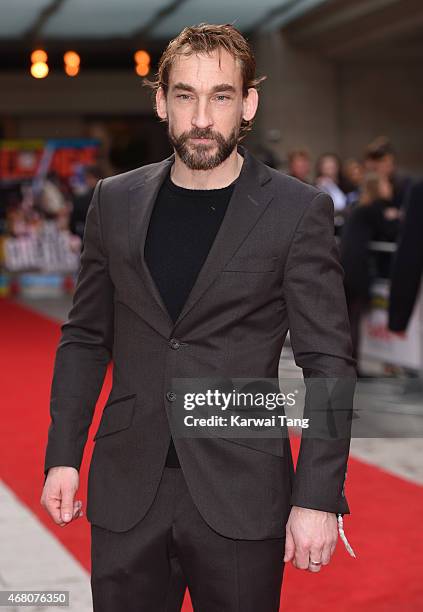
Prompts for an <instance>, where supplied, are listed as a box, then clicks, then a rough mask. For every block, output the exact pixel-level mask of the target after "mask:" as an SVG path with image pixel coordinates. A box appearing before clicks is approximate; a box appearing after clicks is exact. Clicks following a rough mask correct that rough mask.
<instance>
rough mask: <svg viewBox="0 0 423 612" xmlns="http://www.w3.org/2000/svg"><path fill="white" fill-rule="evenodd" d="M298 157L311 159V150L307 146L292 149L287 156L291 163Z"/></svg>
mask: <svg viewBox="0 0 423 612" xmlns="http://www.w3.org/2000/svg"><path fill="white" fill-rule="evenodd" d="M296 157H304V158H305V159H308V160H310V159H311V154H310V151H309V150H308V149H307V148H305V147H303V148H301V149H291V150H290V151H288V154H287V158H288V162H289V163H290V164H291V163H292V162H293V161H294V159H295V158H296Z"/></svg>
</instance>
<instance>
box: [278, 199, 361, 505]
mask: <svg viewBox="0 0 423 612" xmlns="http://www.w3.org/2000/svg"><path fill="white" fill-rule="evenodd" d="M333 215H334V205H333V202H332V199H331V198H330V196H328V195H327V194H324V193H318V194H317V195H316V196H315V197H314V198H313V200H312V201H311V203H310V204H309V206H308V207H307V209H306V211H305V213H303V216H302V218H301V219H300V221H299V223H298V225H297V228H296V231H295V234H294V237H293V239H292V242H291V245H290V248H289V252H288V257H287V261H286V265H285V271H284V281H283V294H284V300H285V303H286V308H287V313H288V320H289V330H290V339H291V345H292V349H293V352H294V358H295V362H296V364H297V365H298V366H300V367H301V368H302V370H303V376H304V382H305V385H306V397H305V407H304V417H305V418H308V419H309V428H308V429H303V432H302V439H301V446H300V453H299V457H298V462H297V468H296V474H295V479H294V486H293V492H292V498H291V504H292V505H295V506H302V507H305V508H313V509H316V510H324V511H327V512H334V513H343V514H345V513H349V507H348V503H347V500H346V497H345V493H344V482H345V477H346V472H347V461H348V455H349V447H350V438H351V420H352V410H353V396H354V388H355V383H356V360H355V359H354V358H353V357H352V343H351V334H350V326H349V319H348V312H347V305H346V299H345V291H344V286H343V277H344V273H343V268H342V266H341V264H340V260H339V250H338V245H337V244H336V241H335V236H334V222H333V218H334V217H333ZM329 379H330V380H329Z"/></svg>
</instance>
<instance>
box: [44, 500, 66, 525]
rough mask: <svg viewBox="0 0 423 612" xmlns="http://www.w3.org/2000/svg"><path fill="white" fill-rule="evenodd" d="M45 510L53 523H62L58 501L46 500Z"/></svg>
mask: <svg viewBox="0 0 423 612" xmlns="http://www.w3.org/2000/svg"><path fill="white" fill-rule="evenodd" d="M45 508H46V510H47V512H48V513H49V515H50V516H51V518H52V519H53V521H54V522H55V523H56V524H57V525H60V523H61V522H62V517H61V514H60V501H59V500H58V499H54V498H50V499H47V500H46V503H45Z"/></svg>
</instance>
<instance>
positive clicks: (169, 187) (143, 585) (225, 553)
mask: <svg viewBox="0 0 423 612" xmlns="http://www.w3.org/2000/svg"><path fill="white" fill-rule="evenodd" d="M259 82H260V79H256V77H255V62H254V57H253V55H252V52H251V49H250V47H249V45H248V43H247V42H246V40H245V39H244V38H243V37H242V35H241V34H240V33H239V32H238V31H237V30H236V29H235V28H233V27H232V26H230V25H207V24H201V25H199V26H196V27H190V28H185V29H184V30H183V31H182V32H181V34H180V35H179V36H178V37H177V38H176V39H174V40H172V41H171V42H170V43H169V45H168V47H167V49H166V50H165V52H164V54H163V56H162V58H161V61H160V64H159V71H158V79H157V82H156V83H155V84H154V87H155V89H156V94H155V101H156V110H157V113H158V116H159V117H160V119H161V120H162V121H166V122H167V124H168V133H169V138H170V141H171V143H172V145H173V148H174V154H173V155H172V156H170V157H169V158H168V159H166V160H164V161H162V162H159V163H156V164H152V165H149V166H146V167H143V168H138V169H136V170H133V171H131V172H128V173H125V174H121V175H118V176H115V177H111V178H108V179H105V180H103V181H100V182H99V183H98V185H97V187H96V190H95V194H94V197H93V201H92V204H91V206H90V211H89V213H88V218H87V225H86V232H85V236H84V248H83V253H82V258H81V270H80V274H79V279H78V284H77V289H76V292H75V297H74V304H73V307H72V309H71V311H70V314H69V319H68V321H67V322H66V323H65V324H64V326H63V328H62V330H63V331H62V338H61V341H60V344H59V348H58V352H57V356H56V363H55V370H54V377H53V386H52V398H51V415H52V424H51V427H50V430H49V442H48V447H47V452H46V461H45V473H46V474H47V479H46V482H45V487H44V491H43V495H42V503H43V504H44V505H45V506H46V508H47V510H48V511H49V512H50V514H51V515H52V517H53V519H54V520H55V521H56V522H57V523H58V524H60V525H65V524H67V523H68V522H69V521H71V520H74V519H75V518H76V517H78V516H80V515H81V511H82V509H81V502H80V501H74V497H75V493H76V491H77V488H78V470H79V466H80V463H81V458H82V454H83V448H84V445H85V442H86V438H87V432H88V428H89V425H90V423H91V420H92V414H93V410H94V406H95V403H96V400H97V398H98V395H99V391H100V388H101V385H102V382H103V378H104V374H105V371H106V367H107V364H108V363H109V361H110V360H111V359H113V364H114V371H113V388H112V391H111V394H110V396H109V398H108V401H107V404H106V407H105V409H104V413H103V416H102V419H101V423H100V426H99V429H98V430H97V433H96V435H95V440H96V446H95V449H94V454H93V458H92V462H91V466H90V473H89V485H88V487H89V489H88V507H87V517H88V519H89V521H90V522H91V530H92V531H91V533H92V577H91V585H92V592H93V601H94V609H95V610H96V611H97V612H98V611H101V612H109V611H117V610H120V609H124V610H126V611H132V610H133V611H135V610H146V611H147V610H148V611H150V610H151V611H153V610H154V611H156V610H172V611H173V610H180V606H181V602H182V599H183V596H184V592H185V588H186V586H187V585H188V587H189V591H190V595H191V599H192V602H193V605H194V608H195V610H196V611H197V612H198V611H201V612H206V611H210V612H211V611H216V612H217V611H221V610H228V611H229V610H234V611H235V610H242V611H243V612H249V611H251V612H252V611H255V612H256V611H257V610H260V611H261V612H270V611H272V612H273V611H276V610H278V609H279V599H280V590H281V582H282V575H283V569H284V562H286V561H292V563H293V564H294V565H295V566H296V567H298V568H300V569H304V570H306V569H309V570H310V571H319V570H320V569H321V567H322V566H323V565H327V564H328V563H329V561H330V558H331V555H332V554H333V551H334V548H335V544H336V540H337V523H336V513H348V512H349V508H348V504H347V502H346V499H345V496H344V487H343V485H344V479H345V473H346V463H347V457H348V449H349V438H348V437H342V438H341V437H336V439H331V440H327V439H325V438H324V437H322V438H321V439H317V438H313V439H303V441H302V446H301V451H300V456H299V462H298V468H297V474H296V476H295V480H294V470H293V465H292V457H291V449H290V446H289V441H288V439H287V438H286V437H283V436H282V435H280V436H279V437H268V438H263V437H258V436H251V437H249V438H247V437H245V438H236V437H233V436H231V434H225V433H222V434H221V435H217V436H209V437H204V436H202V437H201V436H198V437H194V436H190V435H189V434H186V435H176V434H177V433H178V432H177V431H176V426H175V416H174V415H175V413H176V412H175V411H176V405H177V401H176V400H177V399H178V387H177V381H178V380H180V379H184V380H185V379H190V378H192V379H196V380H198V379H202V378H206V377H210V376H212V377H214V378H218V379H219V378H223V379H225V380H227V379H228V377H239V378H243V377H251V378H252V377H255V378H260V379H261V378H272V379H277V376H278V363H279V357H280V353H281V349H282V346H283V344H284V340H285V337H286V334H287V331H288V327H289V328H290V334H291V341H292V344H293V348H294V352H295V357H296V361H297V363H298V364H299V365H300V366H301V367H302V368H303V371H304V373H305V375H307V376H309V377H311V376H319V377H322V378H329V377H345V378H354V376H355V369H354V366H355V361H354V359H353V358H352V357H351V340H350V335H349V327H348V315H347V310H346V304H345V296H344V292H343V287H342V268H341V266H340V264H339V261H338V252H337V247H336V244H335V242H334V236H333V203H332V202H331V200H330V198H329V197H328V196H327V195H325V194H323V193H320V192H319V191H318V190H316V189H315V188H314V187H311V186H307V185H303V184H302V183H300V182H298V181H296V180H294V179H292V178H290V177H286V176H284V175H282V174H280V173H278V172H276V171H274V170H271V169H270V168H268V167H267V166H266V165H264V164H262V163H261V162H259V161H258V160H256V159H255V158H254V157H253V156H252V155H251V154H250V153H249V152H248V151H247V150H246V149H245V148H244V147H241V146H240V145H239V144H238V143H239V140H240V138H241V137H242V135H243V134H244V133H245V131H246V130H248V129H250V127H251V124H252V121H253V118H254V115H255V113H256V110H257V105H258V92H257V86H258V83H259ZM312 408H313V406H312ZM349 415H350V406H349V405H348V402H347V403H346V405H345V407H344V416H342V415H341V417H339V415H337V417H336V418H338V421H339V419H340V420H342V419H343V418H345V419H346V420H348V417H349ZM281 433H282V432H281ZM172 437H173V442H174V444H172V443H171V439H172ZM178 466H180V467H178ZM66 515H67V516H66ZM72 517H73V518H72Z"/></svg>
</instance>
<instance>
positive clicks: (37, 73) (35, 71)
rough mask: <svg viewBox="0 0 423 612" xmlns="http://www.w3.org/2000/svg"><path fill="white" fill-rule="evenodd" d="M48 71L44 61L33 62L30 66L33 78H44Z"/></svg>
mask: <svg viewBox="0 0 423 612" xmlns="http://www.w3.org/2000/svg"><path fill="white" fill-rule="evenodd" d="M48 72H49V70H48V66H47V64H46V63H45V62H35V64H32V66H31V74H32V76H33V77H34V79H45V78H46V76H47V75H48Z"/></svg>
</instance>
